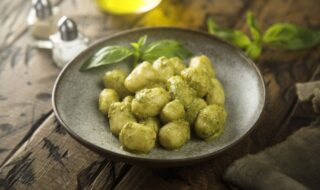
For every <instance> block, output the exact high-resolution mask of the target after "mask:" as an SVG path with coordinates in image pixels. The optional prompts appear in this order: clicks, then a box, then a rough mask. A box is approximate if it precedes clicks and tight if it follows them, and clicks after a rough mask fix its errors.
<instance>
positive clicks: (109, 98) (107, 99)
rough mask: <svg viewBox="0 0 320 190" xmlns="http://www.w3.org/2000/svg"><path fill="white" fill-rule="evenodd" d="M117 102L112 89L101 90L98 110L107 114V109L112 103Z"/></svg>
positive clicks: (116, 96)
mask: <svg viewBox="0 0 320 190" xmlns="http://www.w3.org/2000/svg"><path fill="white" fill-rule="evenodd" d="M114 102H119V96H118V93H117V92H116V91H115V90H113V89H107V88H106V89H103V90H102V91H101V92H100V95H99V110H100V111H101V112H102V113H104V114H108V110H109V107H110V105H111V104H112V103H114Z"/></svg>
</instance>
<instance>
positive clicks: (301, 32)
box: [263, 23, 320, 50]
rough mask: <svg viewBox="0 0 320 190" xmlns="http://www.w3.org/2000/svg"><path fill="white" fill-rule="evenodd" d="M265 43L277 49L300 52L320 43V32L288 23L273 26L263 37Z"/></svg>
mask: <svg viewBox="0 0 320 190" xmlns="http://www.w3.org/2000/svg"><path fill="white" fill-rule="evenodd" d="M263 41H264V43H265V44H267V45H268V46H270V47H272V48H275V49H286V50H300V49H305V48H310V47H313V46H315V45H318V44H319V43H320V30H312V29H307V28H302V27H299V26H296V25H293V24H288V23H277V24H273V25H272V26H270V27H269V28H268V30H267V31H266V32H265V33H264V35H263Z"/></svg>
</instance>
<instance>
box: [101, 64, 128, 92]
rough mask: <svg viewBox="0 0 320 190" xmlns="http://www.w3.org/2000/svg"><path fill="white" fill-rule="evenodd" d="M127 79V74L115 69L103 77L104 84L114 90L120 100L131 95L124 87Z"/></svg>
mask: <svg viewBox="0 0 320 190" xmlns="http://www.w3.org/2000/svg"><path fill="white" fill-rule="evenodd" d="M126 77H127V76H126V74H125V73H124V72H123V71H121V70H117V69H115V70H112V71H108V72H106V73H105V74H104V76H103V84H104V86H105V87H106V88H111V89H114V90H115V91H116V92H117V93H118V95H119V97H120V98H124V97H125V96H128V95H129V94H130V92H129V91H128V90H127V88H126V87H125V86H124V80H125V79H126Z"/></svg>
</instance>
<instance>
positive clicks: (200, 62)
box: [189, 55, 216, 78]
mask: <svg viewBox="0 0 320 190" xmlns="http://www.w3.org/2000/svg"><path fill="white" fill-rule="evenodd" d="M189 68H196V69H199V70H201V71H202V72H203V73H206V74H207V75H208V76H209V77H210V78H214V77H215V76H216V74H215V70H214V67H213V64H212V63H211V61H210V59H209V58H208V57H207V56H206V55H200V56H197V57H194V58H192V59H191V60H190V63H189Z"/></svg>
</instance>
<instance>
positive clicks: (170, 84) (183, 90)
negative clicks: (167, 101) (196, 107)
mask: <svg viewBox="0 0 320 190" xmlns="http://www.w3.org/2000/svg"><path fill="white" fill-rule="evenodd" d="M167 88H168V90H169V92H170V94H171V96H172V97H173V98H175V99H178V100H180V102H181V103H182V104H183V105H184V107H188V105H190V104H191V103H192V101H193V99H194V98H196V92H195V91H194V89H192V88H191V87H190V86H188V84H187V82H186V81H184V80H183V79H182V77H181V76H173V77H170V78H169V79H168V81H167Z"/></svg>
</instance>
